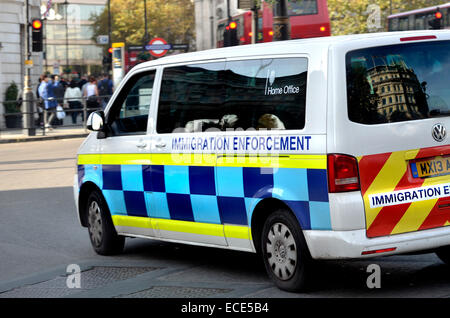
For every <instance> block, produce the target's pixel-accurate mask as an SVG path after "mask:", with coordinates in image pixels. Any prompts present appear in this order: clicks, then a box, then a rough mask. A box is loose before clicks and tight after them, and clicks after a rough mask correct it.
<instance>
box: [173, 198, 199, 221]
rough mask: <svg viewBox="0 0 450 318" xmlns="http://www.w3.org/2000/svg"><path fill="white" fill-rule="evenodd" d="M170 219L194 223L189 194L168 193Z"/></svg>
mask: <svg viewBox="0 0 450 318" xmlns="http://www.w3.org/2000/svg"><path fill="white" fill-rule="evenodd" d="M167 204H168V206H169V212H170V218H171V219H172V220H180V221H191V222H194V213H193V212H192V205H191V197H190V196H189V195H187V194H175V193H167Z"/></svg>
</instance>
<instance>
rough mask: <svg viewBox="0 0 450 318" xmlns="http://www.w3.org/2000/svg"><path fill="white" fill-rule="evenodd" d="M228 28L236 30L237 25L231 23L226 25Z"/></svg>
mask: <svg viewBox="0 0 450 318" xmlns="http://www.w3.org/2000/svg"><path fill="white" fill-rule="evenodd" d="M228 26H229V27H230V29H232V30H233V29H236V28H237V23H236V22H234V21H231V22H230V24H229V25H228Z"/></svg>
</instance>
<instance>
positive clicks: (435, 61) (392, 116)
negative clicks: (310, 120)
mask: <svg viewBox="0 0 450 318" xmlns="http://www.w3.org/2000/svg"><path fill="white" fill-rule="evenodd" d="M346 70H347V107H348V116H349V119H350V120H351V121H353V122H357V123H361V124H368V125H371V124H383V123H393V122H401V121H408V120H420V119H424V118H430V117H436V116H448V114H449V112H450V108H449V106H450V86H449V84H448V83H449V82H450V41H434V42H423V43H409V44H399V45H389V46H380V47H373V48H366V49H361V50H355V51H351V52H348V53H347V55H346Z"/></svg>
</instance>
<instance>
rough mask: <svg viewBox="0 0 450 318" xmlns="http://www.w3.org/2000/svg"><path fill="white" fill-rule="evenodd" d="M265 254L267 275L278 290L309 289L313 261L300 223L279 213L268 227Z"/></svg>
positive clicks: (262, 247)
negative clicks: (308, 273)
mask: <svg viewBox="0 0 450 318" xmlns="http://www.w3.org/2000/svg"><path fill="white" fill-rule="evenodd" d="M261 244H262V245H261V251H262V256H263V260H264V265H265V267H266V271H267V273H268V275H269V277H270V278H271V279H272V281H273V282H274V283H275V284H276V285H277V286H278V288H280V289H282V290H285V291H290V292H298V291H304V290H306V289H307V288H308V280H307V276H306V273H307V271H309V267H310V263H311V257H310V254H309V251H308V248H307V245H306V242H305V239H304V237H303V233H302V231H301V228H300V225H299V224H298V221H297V219H296V218H295V216H293V215H292V214H291V213H290V212H289V211H286V210H278V211H276V212H274V213H272V214H271V215H270V216H269V217H268V218H267V220H266V221H265V223H264V227H263V230H262V237H261Z"/></svg>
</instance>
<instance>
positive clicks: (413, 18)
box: [408, 14, 416, 30]
mask: <svg viewBox="0 0 450 318" xmlns="http://www.w3.org/2000/svg"><path fill="white" fill-rule="evenodd" d="M415 23H416V16H415V15H413V14H411V15H410V16H409V19H408V30H414V25H415Z"/></svg>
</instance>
